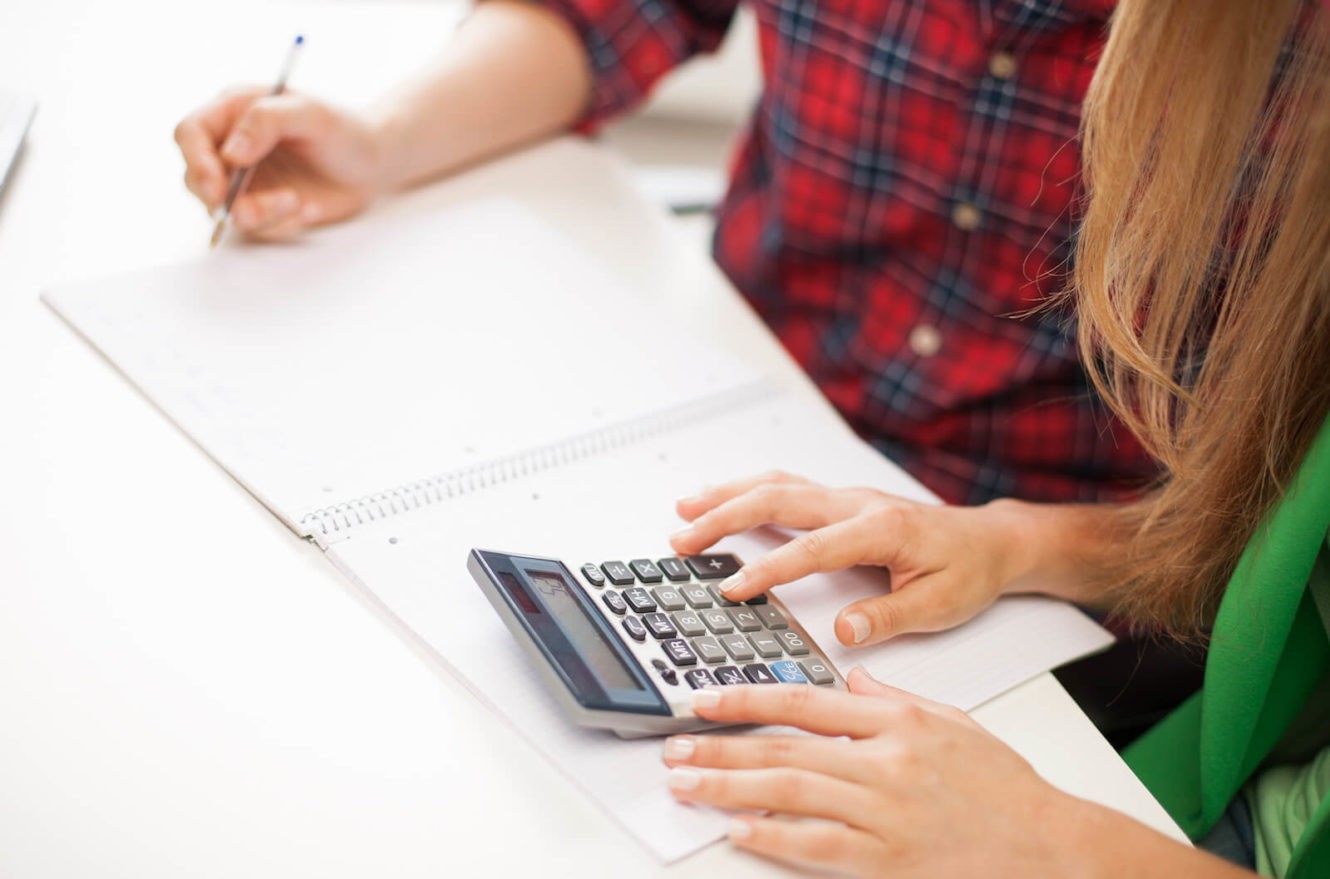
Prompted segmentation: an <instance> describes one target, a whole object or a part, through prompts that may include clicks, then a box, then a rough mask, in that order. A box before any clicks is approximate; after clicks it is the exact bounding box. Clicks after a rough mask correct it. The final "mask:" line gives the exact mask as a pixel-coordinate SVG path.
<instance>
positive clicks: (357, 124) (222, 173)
mask: <svg viewBox="0 0 1330 879" xmlns="http://www.w3.org/2000/svg"><path fill="white" fill-rule="evenodd" d="M303 43H304V40H303V39H301V38H297V39H296V41H295V43H294V44H293V45H292V47H291V51H290V53H289V54H288V56H287V59H286V63H285V64H284V65H283V69H282V75H281V76H280V77H279V79H278V81H277V85H276V86H275V87H269V88H248V89H240V90H236V91H230V92H227V93H225V94H223V95H221V96H220V97H218V98H216V99H215V100H213V101H211V102H210V103H208V104H206V105H204V106H203V107H201V108H200V109H198V110H197V111H195V112H194V113H192V114H191V115H190V116H188V117H186V118H185V119H184V120H183V121H182V122H181V123H180V124H179V125H178V126H177V127H176V131H175V139H176V143H177V144H179V146H180V151H181V154H182V155H183V156H184V159H185V165H186V169H185V183H186V185H187V186H188V187H189V189H190V191H191V192H193V193H194V194H195V195H196V196H198V198H199V199H200V200H201V201H202V202H203V204H204V205H205V207H206V208H207V209H208V213H209V215H210V216H211V217H212V218H213V221H214V223H215V225H214V229H213V243H214V244H216V242H217V241H218V240H220V239H221V238H222V237H223V236H224V233H225V229H226V227H227V226H228V225H229V226H233V227H234V228H235V229H237V230H239V231H240V232H242V233H244V234H245V235H247V236H249V237H253V238H260V239H265V240H278V239H285V238H290V237H292V236H294V235H296V234H298V233H299V232H301V231H302V230H304V229H306V228H309V227H310V226H316V225H320V224H324V223H330V222H334V221H337V220H341V219H345V218H346V217H349V216H351V215H352V214H355V213H357V212H359V211H360V210H361V209H363V208H364V206H365V205H366V204H368V203H369V201H370V200H371V199H372V198H373V197H374V195H375V194H376V193H377V186H376V184H375V181H376V180H377V179H378V178H379V176H380V175H379V168H378V153H379V149H378V144H377V142H376V140H375V135H374V132H373V131H372V129H371V126H370V124H369V123H368V122H367V121H366V120H364V119H362V118H360V117H359V116H357V115H355V114H352V113H349V112H346V111H343V110H339V109H336V108H333V107H331V106H329V105H327V104H325V103H323V102H321V101H318V100H316V99H313V98H310V97H307V96H304V95H299V94H295V93H292V92H289V91H287V90H286V81H287V78H288V77H289V75H290V70H291V66H292V64H293V63H294V61H295V57H296V55H297V53H298V52H299V48H298V47H300V46H301V45H303Z"/></svg>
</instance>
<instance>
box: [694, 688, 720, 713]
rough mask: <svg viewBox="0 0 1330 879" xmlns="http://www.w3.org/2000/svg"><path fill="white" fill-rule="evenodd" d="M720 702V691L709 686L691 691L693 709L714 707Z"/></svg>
mask: <svg viewBox="0 0 1330 879" xmlns="http://www.w3.org/2000/svg"><path fill="white" fill-rule="evenodd" d="M719 704H720V693H718V692H717V691H716V690H713V689H711V688H710V687H703V688H702V689H700V690H694V691H693V710H697V709H698V708H715V707H716V706H717V705H719Z"/></svg>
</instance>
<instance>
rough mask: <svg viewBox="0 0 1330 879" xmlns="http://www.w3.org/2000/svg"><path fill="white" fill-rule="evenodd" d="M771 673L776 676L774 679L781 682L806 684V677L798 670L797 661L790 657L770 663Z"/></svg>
mask: <svg viewBox="0 0 1330 879" xmlns="http://www.w3.org/2000/svg"><path fill="white" fill-rule="evenodd" d="M770 667H771V673H772V674H774V675H775V676H776V680H778V681H780V682H781V683H782V684H806V683H808V678H806V677H804V673H803V672H802V671H800V670H799V663H797V662H795V661H794V660H792V659H786V660H783V661H781V662H773V663H771V666H770Z"/></svg>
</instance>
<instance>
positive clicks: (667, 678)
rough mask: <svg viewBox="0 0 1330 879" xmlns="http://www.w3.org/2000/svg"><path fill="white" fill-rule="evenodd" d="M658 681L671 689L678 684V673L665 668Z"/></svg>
mask: <svg viewBox="0 0 1330 879" xmlns="http://www.w3.org/2000/svg"><path fill="white" fill-rule="evenodd" d="M660 679H661V680H662V681H664V682H665V683H667V684H669V685H670V686H671V687H673V686H674V685H675V684H677V683H679V673H678V672H677V671H675V670H674V669H672V668H667V669H665V670H664V671H663V672H661V673H660Z"/></svg>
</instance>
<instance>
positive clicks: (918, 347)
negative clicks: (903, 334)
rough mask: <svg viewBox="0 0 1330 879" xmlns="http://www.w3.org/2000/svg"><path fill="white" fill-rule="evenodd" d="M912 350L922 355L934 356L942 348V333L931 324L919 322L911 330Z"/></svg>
mask: <svg viewBox="0 0 1330 879" xmlns="http://www.w3.org/2000/svg"><path fill="white" fill-rule="evenodd" d="M909 342H910V350H911V351H913V352H914V353H915V354H917V355H919V356H920V357H932V356H933V355H934V354H936V353H937V352H939V351H941V350H942V334H941V333H939V332H938V331H937V327H935V326H933V325H931V324H919V325H918V326H917V327H915V328H914V329H912V330H910V338H909Z"/></svg>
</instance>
